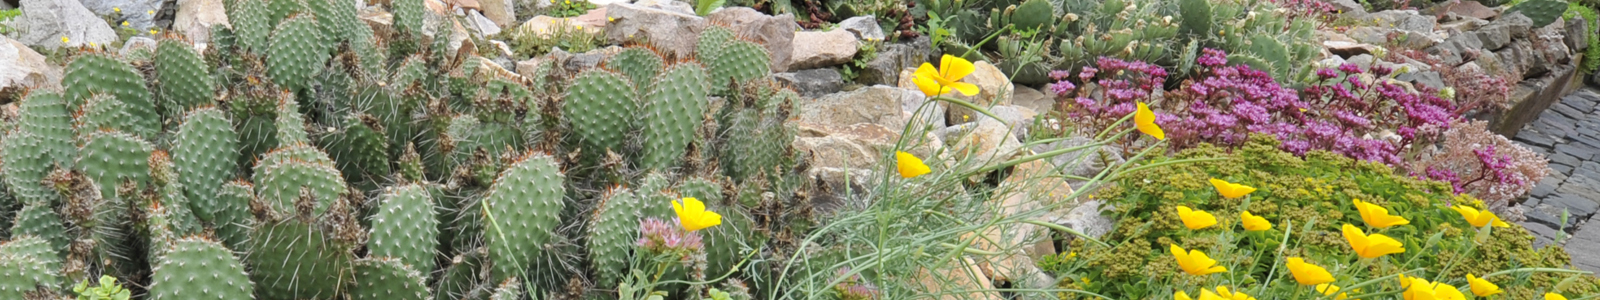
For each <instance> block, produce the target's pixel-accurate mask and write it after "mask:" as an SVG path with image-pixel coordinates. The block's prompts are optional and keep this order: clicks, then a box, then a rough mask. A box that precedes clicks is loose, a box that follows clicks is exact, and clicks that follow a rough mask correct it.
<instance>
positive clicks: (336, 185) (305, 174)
mask: <svg viewBox="0 0 1600 300" xmlns="http://www.w3.org/2000/svg"><path fill="white" fill-rule="evenodd" d="M265 162H266V161H265V160H263V163H265ZM254 178H255V186H256V195H257V197H260V198H261V200H262V201H264V202H266V203H268V204H269V205H271V206H272V208H273V209H274V210H276V211H277V212H279V213H290V212H293V211H294V205H295V201H296V200H299V197H300V194H301V191H302V190H304V191H307V192H309V193H310V195H311V196H312V197H314V199H315V202H316V205H315V207H314V210H313V211H312V213H313V214H317V215H320V214H322V213H323V212H325V211H327V209H328V206H329V205H332V204H333V202H334V201H338V200H339V197H340V196H341V195H344V193H345V192H346V187H345V184H344V179H343V178H342V177H340V175H339V170H337V169H334V168H333V166H331V165H328V164H322V163H316V162H311V161H303V160H294V159H289V160H285V161H281V162H277V163H272V164H266V165H263V166H262V167H261V168H260V171H258V172H256V174H255V177H254Z"/></svg>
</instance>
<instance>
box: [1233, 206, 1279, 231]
mask: <svg viewBox="0 0 1600 300" xmlns="http://www.w3.org/2000/svg"><path fill="white" fill-rule="evenodd" d="M1239 223H1243V225H1244V230H1245V231H1263V230H1270V229H1272V222H1267V218H1262V217H1260V216H1256V215H1252V214H1250V211H1248V210H1247V211H1243V212H1240V213H1239Z"/></svg>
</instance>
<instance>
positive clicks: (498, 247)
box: [483, 154, 566, 281]
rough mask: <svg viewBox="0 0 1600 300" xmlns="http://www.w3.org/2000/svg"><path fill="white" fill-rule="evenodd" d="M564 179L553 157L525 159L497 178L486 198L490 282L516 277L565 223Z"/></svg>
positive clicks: (536, 156)
mask: <svg viewBox="0 0 1600 300" xmlns="http://www.w3.org/2000/svg"><path fill="white" fill-rule="evenodd" d="M564 178H565V177H564V176H563V175H562V174H561V171H560V168H559V167H558V166H557V165H556V161H555V158H553V157H550V156H549V155H544V154H527V155H526V156H524V157H523V158H522V159H521V161H518V162H517V163H515V164H512V165H511V167H510V168H507V169H506V170H505V171H504V172H501V173H500V177H499V178H497V179H495V182H494V185H493V186H492V187H490V188H489V194H488V195H487V196H485V197H484V199H483V206H484V207H483V211H485V212H487V213H488V215H487V216H485V217H487V219H486V222H485V223H484V224H487V225H485V226H484V238H485V240H486V241H488V246H489V258H490V260H491V261H492V262H493V263H492V265H493V266H494V268H493V273H492V275H491V276H490V279H492V280H494V281H499V280H503V279H505V278H509V277H512V276H518V275H520V274H522V272H524V271H525V270H527V268H528V267H529V266H530V265H532V263H533V261H532V259H533V258H534V257H538V256H539V255H540V253H541V252H542V249H544V244H545V243H546V242H549V241H550V239H551V235H553V234H555V230H556V226H559V225H560V224H561V209H562V208H563V207H564V206H565V204H564V201H562V198H563V197H564V196H566V188H565V187H564V185H563V181H564V180H565V179H564ZM518 277H520V276H518Z"/></svg>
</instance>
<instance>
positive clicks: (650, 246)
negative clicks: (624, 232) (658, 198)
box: [637, 218, 705, 254]
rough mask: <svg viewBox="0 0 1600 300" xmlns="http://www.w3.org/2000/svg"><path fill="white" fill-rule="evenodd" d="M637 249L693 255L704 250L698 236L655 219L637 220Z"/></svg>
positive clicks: (703, 245)
mask: <svg viewBox="0 0 1600 300" xmlns="http://www.w3.org/2000/svg"><path fill="white" fill-rule="evenodd" d="M637 244H638V245H639V247H642V248H644V249H645V250H648V251H650V252H654V253H685V254H687V253H693V252H698V251H700V250H701V249H703V248H705V244H704V243H703V242H701V238H700V234H697V233H694V232H689V231H686V230H683V228H680V227H678V226H672V225H671V224H669V223H667V222H666V221H662V220H661V219H656V218H644V219H643V220H639V242H638V243H637Z"/></svg>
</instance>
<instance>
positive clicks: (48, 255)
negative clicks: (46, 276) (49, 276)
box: [0, 235, 62, 285]
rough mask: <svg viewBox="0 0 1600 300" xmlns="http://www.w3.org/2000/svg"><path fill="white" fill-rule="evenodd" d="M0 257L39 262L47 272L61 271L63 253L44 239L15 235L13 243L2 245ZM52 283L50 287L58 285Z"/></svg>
mask: <svg viewBox="0 0 1600 300" xmlns="http://www.w3.org/2000/svg"><path fill="white" fill-rule="evenodd" d="M0 256H18V257H27V258H29V259H33V260H38V262H40V263H43V264H44V267H45V269H47V270H60V269H61V263H62V262H61V252H60V251H58V250H56V249H55V248H54V247H53V246H51V245H50V242H49V241H47V240H45V239H44V238H40V237H37V236H32V235H14V236H12V237H11V241H9V242H5V243H0ZM57 284H60V282H52V283H49V285H57Z"/></svg>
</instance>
